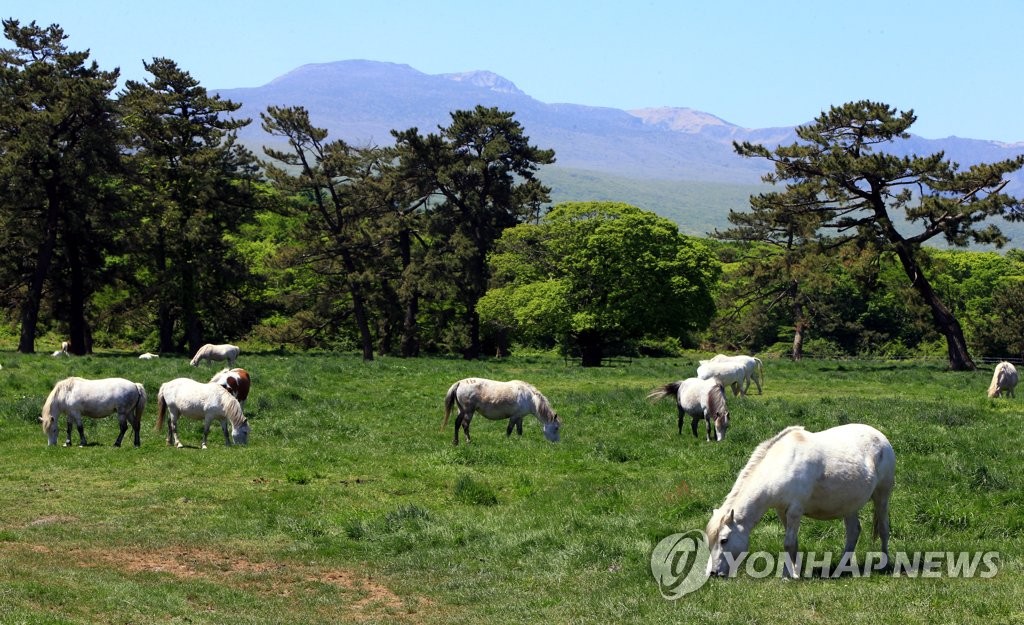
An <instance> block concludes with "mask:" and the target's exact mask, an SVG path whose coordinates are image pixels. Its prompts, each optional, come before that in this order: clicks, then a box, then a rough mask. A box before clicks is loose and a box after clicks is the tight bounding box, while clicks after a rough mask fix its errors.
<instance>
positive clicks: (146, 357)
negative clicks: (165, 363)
mask: <svg viewBox="0 0 1024 625" xmlns="http://www.w3.org/2000/svg"><path fill="white" fill-rule="evenodd" d="M159 357H160V354H153V353H151V352H146V353H145V354H142V355H140V356H139V360H153V359H154V358H159Z"/></svg>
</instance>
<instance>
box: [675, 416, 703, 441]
mask: <svg viewBox="0 0 1024 625" xmlns="http://www.w3.org/2000/svg"><path fill="white" fill-rule="evenodd" d="M679 418H680V419H682V417H679ZM701 418H702V417H693V419H692V420H691V421H690V429H691V430H693V437H694V438H698V435H697V424H698V423H700V420H701Z"/></svg>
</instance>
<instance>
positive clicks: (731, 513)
mask: <svg viewBox="0 0 1024 625" xmlns="http://www.w3.org/2000/svg"><path fill="white" fill-rule="evenodd" d="M735 520H736V511H735V510H730V511H729V520H728V521H726V523H727V524H729V525H732V524H733V521H735Z"/></svg>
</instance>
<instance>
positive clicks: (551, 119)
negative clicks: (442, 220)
mask: <svg viewBox="0 0 1024 625" xmlns="http://www.w3.org/2000/svg"><path fill="white" fill-rule="evenodd" d="M217 93H219V94H220V95H221V96H222V97H225V98H228V99H231V100H233V101H235V102H238V103H240V104H242V109H241V110H240V111H239V112H238V113H237V115H238V116H239V117H251V118H252V119H253V124H251V125H250V126H249V127H248V128H247V129H245V130H244V131H243V132H242V135H241V138H242V140H243V141H244V142H245V143H247V144H249V145H251V146H254V147H256V146H259V145H265V144H273V143H274V139H273V138H272V137H270V136H269V135H267V134H266V133H265V132H263V130H262V129H261V127H260V123H259V119H260V118H259V114H260V112H262V111H265V110H266V108H267V106H269V105H278V106H303V107H305V108H306V109H307V110H308V111H309V113H310V117H311V119H312V121H313V123H314V124H315V125H317V126H319V127H323V128H327V129H328V130H329V132H330V138H340V139H344V140H345V141H347V142H349V143H351V144H354V145H389V144H391V143H392V136H391V130H393V129H394V130H405V129H408V128H414V127H415V128H418V129H419V131H420V132H421V133H424V134H425V133H429V132H434V131H436V130H437V128H438V127H439V126H447V125H448V124H449V123H450V121H451V118H450V113H451V112H452V111H455V110H462V109H472V108H473V107H475V106H476V105H477V104H482V105H484V106H496V107H498V108H500V109H502V110H506V111H513V112H514V113H515V119H516V120H517V121H518V122H519V123H520V124H522V126H523V128H524V129H525V132H526V134H527V135H528V136H529V137H530V141H531V143H533V144H535V145H537V146H538V147H541V148H551V149H554V150H555V157H556V163H555V165H554V166H551V167H549V168H547V169H546V171H545V172H544V179H545V182H546V183H547V184H548V185H550V186H551V187H552V189H553V193H552V195H553V199H554V200H556V201H564V200H571V199H577V200H590V199H602V200H605V199H607V200H617V201H624V202H629V203H631V204H635V205H637V206H640V207H643V208H647V209H649V210H654V211H655V212H658V213H659V214H662V215H665V216H667V217H670V218H672V219H675V220H676V221H677V222H679V223H680V225H681V227H682V228H683V230H685V231H687V232H690V233H693V234H704V233H706V232H708V231H710V230H713V229H714V228H716V227H717V228H720V227H724V226H725V225H727V222H726V219H725V216H726V214H727V213H728V209H729V208H734V209H737V210H742V209H744V208H745V199H746V198H747V197H749V195H750V193H752V192H756V191H757V185H759V184H760V177H761V175H763V174H764V173H765V172H766V171H767V167H766V163H764V162H763V161H761V160H751V159H743V158H740V157H738V156H736V154H735V153H734V152H733V149H732V143H733V141H753V142H756V143H762V144H765V145H769V146H774V145H777V144H779V143H791V142H793V141H795V139H796V135H795V133H794V129H793V128H787V127H780V128H761V129H748V128H742V127H739V126H736V125H734V124H731V123H729V122H728V121H726V120H722V119H720V118H718V117H715V116H714V115H712V114H709V113H704V112H701V111H695V110H693V109H687V108H650V109H641V110H634V111H624V110H619V109H613V108H606V107H594V106H586V105H582V104H548V103H544V102H540V101H538V100H536V99H534V98H532V97H530V96H529V95H527V94H526V93H523V91H521V90H520V89H519V88H517V87H516V86H515V84H514V83H512V82H511V81H510V80H508V79H506V78H504V77H501V76H498V75H497V74H494V73H492V72H487V71H471V72H462V73H450V74H439V75H428V74H424V73H423V72H420V71H417V70H416V69H413V68H412V67H410V66H408V65H400V64H395V63H382V62H376V61H362V60H354V61H339V62H336V63H322V64H312V65H304V66H302V67H299V68H297V69H295V70H293V71H291V72H288V73H287V74H285V75H283V76H280V77H279V78H276V79H275V80H273V81H271V82H270V83H268V84H266V85H263V86H262V87H254V88H245V89H221V90H217ZM829 104H840V103H839V102H836V103H823V106H827V105H829ZM808 121H810V120H808ZM257 151H258V150H257ZM890 151H892V152H895V153H899V154H905V153H917V154H931V153H934V152H938V151H944V152H945V153H946V155H947V156H948V157H949V158H951V159H952V160H954V161H956V162H958V163H960V164H961V165H962V166H968V165H970V164H973V163H977V162H982V161H986V162H987V161H995V160H1000V159H1003V158H1008V157H1012V156H1015V155H1017V154H1021V153H1024V144H1013V145H1011V144H1004V143H1000V142H995V141H979V140H973V139H961V138H956V137H949V138H946V139H937V140H936V139H924V138H920V137H916V136H915V137H912V138H911V139H909V140H907V141H905V142H902V143H901V144H900V145H898V146H893V147H892V148H891V150H890ZM1009 190H1010V191H1011V192H1014V193H1017V194H1024V177H1018V178H1017V179H1016V180H1015V181H1014V182H1013V183H1012V184H1011V186H1010V187H1009Z"/></svg>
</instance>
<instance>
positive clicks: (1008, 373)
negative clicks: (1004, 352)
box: [988, 360, 1017, 397]
mask: <svg viewBox="0 0 1024 625" xmlns="http://www.w3.org/2000/svg"><path fill="white" fill-rule="evenodd" d="M1016 387H1017V368H1016V367H1014V366H1013V365H1012V364H1010V363H1008V362H1006V361H1005V360H1004V361H1003V362H1001V363H999V364H998V365H996V370H995V371H993V372H992V383H991V384H989V385H988V396H989V397H999V396H1001V395H1009V396H1010V397H1013V396H1014V394H1013V389H1014V388H1016Z"/></svg>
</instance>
